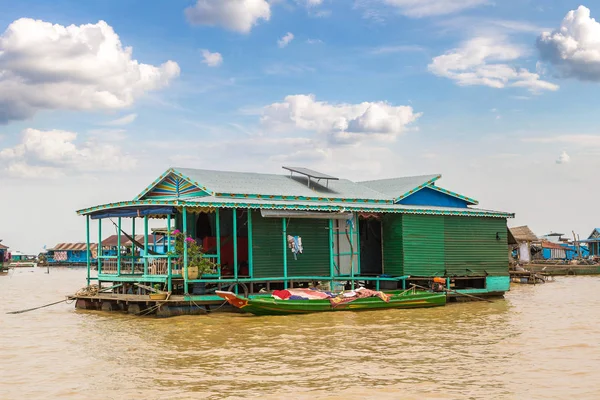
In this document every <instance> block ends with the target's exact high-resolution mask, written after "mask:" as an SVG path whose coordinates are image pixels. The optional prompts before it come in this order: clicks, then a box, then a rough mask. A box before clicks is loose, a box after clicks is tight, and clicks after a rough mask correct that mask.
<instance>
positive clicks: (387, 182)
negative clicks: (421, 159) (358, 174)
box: [358, 174, 441, 200]
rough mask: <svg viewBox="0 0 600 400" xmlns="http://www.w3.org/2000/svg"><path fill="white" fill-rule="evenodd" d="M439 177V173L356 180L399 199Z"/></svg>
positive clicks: (389, 196)
mask: <svg viewBox="0 0 600 400" xmlns="http://www.w3.org/2000/svg"><path fill="white" fill-rule="evenodd" d="M439 178H441V175H439V174H436V175H419V176H407V177H404V178H391V179H379V180H375V181H364V182H358V183H359V184H360V185H362V186H366V187H368V188H370V189H372V190H374V191H377V192H379V193H383V194H384V195H386V196H387V197H388V198H391V199H396V200H400V199H402V198H404V197H406V196H408V195H410V194H412V193H414V192H416V191H417V190H418V189H421V188H423V187H425V186H427V184H429V183H433V182H435V181H436V180H438V179H439Z"/></svg>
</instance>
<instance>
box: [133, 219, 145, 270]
mask: <svg viewBox="0 0 600 400" xmlns="http://www.w3.org/2000/svg"><path fill="white" fill-rule="evenodd" d="M134 239H135V238H134ZM132 245H133V243H132ZM144 275H148V216H147V215H144Z"/></svg>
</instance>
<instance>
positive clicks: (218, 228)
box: [215, 208, 221, 278]
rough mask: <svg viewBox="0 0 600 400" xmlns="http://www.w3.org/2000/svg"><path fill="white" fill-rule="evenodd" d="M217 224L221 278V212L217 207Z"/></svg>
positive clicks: (218, 266)
mask: <svg viewBox="0 0 600 400" xmlns="http://www.w3.org/2000/svg"><path fill="white" fill-rule="evenodd" d="M215 220H216V221H215V224H216V225H217V226H216V229H215V231H216V235H217V268H218V270H219V278H220V277H221V212H220V210H219V209H218V208H217V210H216V211H215Z"/></svg>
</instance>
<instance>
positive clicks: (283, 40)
mask: <svg viewBox="0 0 600 400" xmlns="http://www.w3.org/2000/svg"><path fill="white" fill-rule="evenodd" d="M292 40H294V34H293V33H292V32H288V33H286V34H285V35H283V37H282V38H281V39H279V40H278V41H277V45H278V46H279V47H280V48H284V47H286V46H287V45H288V44H290V42H291V41H292Z"/></svg>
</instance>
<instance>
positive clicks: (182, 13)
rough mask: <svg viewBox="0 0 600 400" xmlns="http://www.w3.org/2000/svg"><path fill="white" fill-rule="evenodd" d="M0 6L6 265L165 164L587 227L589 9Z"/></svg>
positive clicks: (593, 104) (592, 32)
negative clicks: (290, 172) (313, 179)
mask: <svg viewBox="0 0 600 400" xmlns="http://www.w3.org/2000/svg"><path fill="white" fill-rule="evenodd" d="M549 3H551V4H549ZM580 6H583V7H580ZM0 9H2V13H1V14H0V32H4V33H0V171H2V172H1V173H0V185H1V187H2V188H3V189H2V190H3V192H5V193H6V192H8V194H7V195H4V196H2V197H0V199H1V200H0V201H1V205H2V209H3V210H10V211H9V212H6V213H5V214H4V217H3V222H2V224H0V239H3V240H4V243H6V244H8V245H10V246H11V248H12V249H13V250H22V251H30V252H37V251H38V250H39V249H40V248H41V247H42V246H43V245H48V246H52V245H53V244H55V243H56V242H65V241H81V240H84V239H85V238H84V231H83V227H84V221H83V219H82V218H79V217H77V216H76V215H75V213H74V211H75V210H76V209H78V208H83V207H87V206H91V205H95V204H99V203H103V202H110V201H118V200H125V199H130V198H133V197H134V196H135V195H136V194H137V193H138V192H140V191H141V190H142V189H143V188H144V187H145V186H146V185H147V184H148V183H149V182H151V181H152V180H153V179H154V178H156V176H158V175H159V174H160V173H161V172H163V171H164V170H166V169H167V168H168V167H170V166H185V167H197V168H208V169H210V168H214V169H227V170H242V171H244V170H246V171H260V172H279V171H280V168H281V165H282V164H286V163H288V164H289V163H291V164H301V165H304V166H307V167H312V168H315V169H318V170H323V172H327V173H332V174H336V175H339V176H341V177H344V178H349V179H355V180H360V179H375V178H378V177H381V178H385V177H393V176H403V175H413V174H426V173H442V174H443V176H444V178H443V179H442V181H441V182H440V183H441V184H442V185H443V186H444V187H448V188H449V189H451V190H454V191H458V192H461V193H464V194H466V195H468V196H470V197H474V198H476V199H478V200H479V201H480V205H481V207H483V208H489V209H498V210H503V211H510V212H514V213H516V215H517V218H516V219H515V220H511V221H510V222H509V223H510V224H511V225H519V224H529V225H530V226H531V227H532V228H533V229H534V231H536V233H538V234H544V233H547V231H550V230H554V231H561V230H562V231H565V232H570V231H571V230H572V229H574V230H576V231H577V232H579V233H580V234H581V235H582V236H587V234H588V233H589V232H588V231H591V230H592V228H593V227H594V226H595V225H598V222H597V221H595V220H594V219H593V217H590V215H593V213H591V212H590V211H591V210H592V209H593V206H594V198H595V196H597V195H600V189H598V187H599V186H598V185H597V184H594V183H593V182H595V181H596V180H597V178H596V177H595V174H594V172H593V171H594V170H595V169H597V167H598V166H599V162H598V161H597V160H598V155H599V154H600V135H599V134H598V128H597V127H598V126H600V123H599V122H600V121H599V119H600V116H599V113H598V112H597V109H598V104H599V103H598V100H597V98H598V96H597V92H598V88H599V84H600V24H599V23H598V22H596V21H595V20H594V18H600V7H597V6H595V5H594V4H593V3H592V2H588V3H580V2H573V1H553V2H547V1H502V2H492V1H486V0H454V1H450V0H427V1H416V0H271V1H267V0H220V1H216V0H200V1H198V0H186V1H183V0H174V1H169V2H147V1H144V2H143V1H137V0H122V1H112V0H103V1H99V0H98V1H85V2H82V1H54V2H52V3H49V2H46V1H19V2H13V1H0ZM100 21H104V22H100ZM285 36H287V38H288V41H287V42H284V41H282V38H284V37H285ZM103 46H104V47H103ZM99 49H102V50H99ZM217 53H218V54H217Z"/></svg>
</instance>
